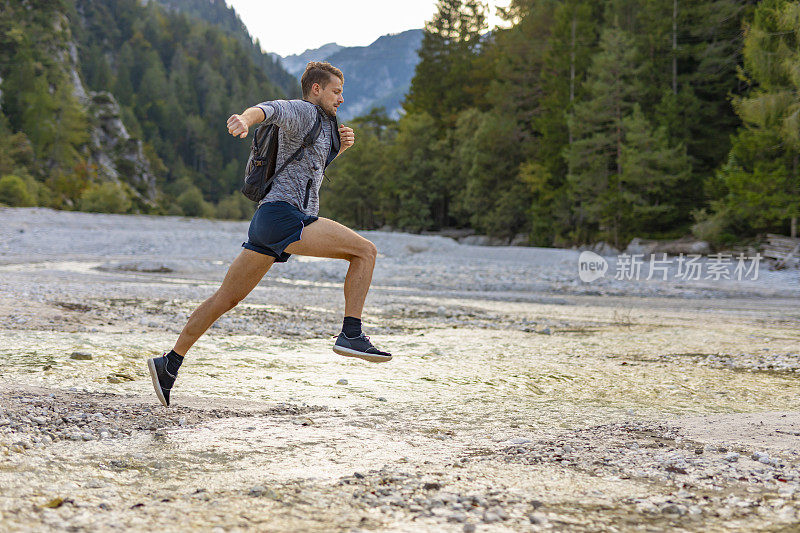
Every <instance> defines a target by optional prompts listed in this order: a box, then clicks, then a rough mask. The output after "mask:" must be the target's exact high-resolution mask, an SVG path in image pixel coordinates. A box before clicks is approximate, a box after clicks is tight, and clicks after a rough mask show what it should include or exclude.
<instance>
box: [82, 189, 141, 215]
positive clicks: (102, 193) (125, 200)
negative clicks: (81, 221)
mask: <svg viewBox="0 0 800 533" xmlns="http://www.w3.org/2000/svg"><path fill="white" fill-rule="evenodd" d="M80 208H81V210H82V211H91V212H95V213H126V212H127V211H128V210H129V209H130V208H131V198H130V196H129V195H128V193H127V192H126V191H125V189H124V188H122V187H121V186H120V185H119V184H117V183H113V182H105V183H101V184H99V185H96V184H95V185H90V186H89V187H88V188H86V189H85V190H84V191H83V193H81V200H80Z"/></svg>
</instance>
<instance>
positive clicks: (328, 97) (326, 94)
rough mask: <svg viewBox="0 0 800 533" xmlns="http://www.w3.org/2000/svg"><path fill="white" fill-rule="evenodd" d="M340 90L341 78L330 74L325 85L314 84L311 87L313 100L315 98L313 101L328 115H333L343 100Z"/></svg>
mask: <svg viewBox="0 0 800 533" xmlns="http://www.w3.org/2000/svg"><path fill="white" fill-rule="evenodd" d="M342 90H343V86H342V80H340V79H339V78H337V77H336V76H330V79H329V80H328V83H327V84H326V85H325V87H322V86H321V85H317V84H314V88H313V89H312V94H313V96H314V100H316V101H315V102H314V103H315V104H318V105H319V106H320V107H321V108H322V109H324V110H325V112H326V113H328V114H329V115H330V116H332V117H335V116H336V111H337V108H338V107H339V106H340V105H342V102H344V98H342Z"/></svg>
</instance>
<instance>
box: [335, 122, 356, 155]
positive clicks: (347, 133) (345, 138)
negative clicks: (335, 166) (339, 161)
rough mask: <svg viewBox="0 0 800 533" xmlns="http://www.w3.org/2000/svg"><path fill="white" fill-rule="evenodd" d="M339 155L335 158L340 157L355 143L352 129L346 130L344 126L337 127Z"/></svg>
mask: <svg viewBox="0 0 800 533" xmlns="http://www.w3.org/2000/svg"><path fill="white" fill-rule="evenodd" d="M339 142H340V146H339V153H338V154H336V157H339V156H340V155H342V153H343V152H344V151H345V150H347V149H348V148H350V147H351V146H353V145H354V144H355V143H356V134H355V132H354V131H353V128H348V127H347V126H345V125H344V124H340V125H339Z"/></svg>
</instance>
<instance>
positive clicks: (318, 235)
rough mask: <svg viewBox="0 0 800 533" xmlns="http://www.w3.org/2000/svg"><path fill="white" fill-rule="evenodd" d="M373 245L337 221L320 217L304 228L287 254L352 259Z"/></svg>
mask: <svg viewBox="0 0 800 533" xmlns="http://www.w3.org/2000/svg"><path fill="white" fill-rule="evenodd" d="M370 246H371V243H370V242H369V241H368V240H367V239H365V238H364V237H362V236H361V235H359V234H358V233H356V232H355V231H353V230H351V229H350V228H348V227H346V226H343V225H342V224H339V223H338V222H336V221H335V220H331V219H329V218H323V217H320V218H318V219H317V220H316V221H314V222H312V223H311V224H309V225H308V226H306V227H305V228H303V235H302V236H301V238H300V240H299V241H295V242H293V243H292V244H290V245H289V246H287V247H286V252H288V253H290V254H297V255H310V256H313V257H330V258H333V259H350V258H351V257H353V256H355V255H358V254H359V253H361V252H363V251H364V250H365V249H368V248H369V247H370Z"/></svg>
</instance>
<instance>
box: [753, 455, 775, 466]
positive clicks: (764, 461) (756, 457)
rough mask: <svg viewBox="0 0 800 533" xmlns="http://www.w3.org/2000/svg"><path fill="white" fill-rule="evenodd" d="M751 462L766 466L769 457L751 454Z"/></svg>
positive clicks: (768, 462)
mask: <svg viewBox="0 0 800 533" xmlns="http://www.w3.org/2000/svg"><path fill="white" fill-rule="evenodd" d="M750 458H751V459H752V460H753V461H758V462H759V463H762V464H765V465H768V464H770V458H769V455H767V454H766V453H764V452H753V455H751V456H750Z"/></svg>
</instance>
